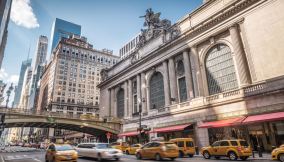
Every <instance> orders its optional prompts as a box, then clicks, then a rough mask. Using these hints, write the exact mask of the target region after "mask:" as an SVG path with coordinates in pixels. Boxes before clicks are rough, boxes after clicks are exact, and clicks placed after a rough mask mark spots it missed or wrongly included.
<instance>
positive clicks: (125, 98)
mask: <svg viewBox="0 0 284 162" xmlns="http://www.w3.org/2000/svg"><path fill="white" fill-rule="evenodd" d="M127 91H128V87H127V81H125V82H124V118H127V117H128V109H127V107H128V96H127V94H128V93H127Z"/></svg>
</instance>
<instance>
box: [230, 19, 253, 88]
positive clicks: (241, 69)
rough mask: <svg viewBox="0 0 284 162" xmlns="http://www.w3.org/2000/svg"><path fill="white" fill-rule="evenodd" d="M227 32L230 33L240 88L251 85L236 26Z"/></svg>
mask: <svg viewBox="0 0 284 162" xmlns="http://www.w3.org/2000/svg"><path fill="white" fill-rule="evenodd" d="M229 31H230V35H231V39H232V45H233V48H234V55H235V61H236V67H237V71H238V76H239V82H240V86H241V87H243V86H246V85H248V84H250V83H251V77H250V72H249V68H248V63H247V58H246V54H245V52H244V49H243V44H242V41H241V36H240V33H239V31H238V26H237V24H235V25H233V26H231V27H230V28H229Z"/></svg>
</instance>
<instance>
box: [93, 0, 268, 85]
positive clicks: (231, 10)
mask: <svg viewBox="0 0 284 162" xmlns="http://www.w3.org/2000/svg"><path fill="white" fill-rule="evenodd" d="M261 1H262V0H240V1H236V2H234V3H232V4H230V5H229V6H227V7H226V8H224V9H223V10H221V11H219V12H218V13H216V14H214V15H212V16H210V17H209V18H207V19H206V20H204V21H202V22H201V23H199V24H197V25H196V26H194V27H192V28H191V29H189V30H188V31H185V32H184V33H182V34H181V35H180V36H178V38H176V39H175V40H173V41H171V42H168V43H166V44H164V45H163V46H161V48H159V49H156V50H154V51H153V52H152V53H150V54H148V55H147V56H146V57H144V58H141V60H139V61H137V62H136V63H135V64H133V65H130V66H129V67H127V68H125V69H123V70H122V71H120V72H118V73H117V74H115V75H113V76H111V77H110V78H108V79H107V80H105V81H104V82H102V83H100V84H99V85H98V87H102V86H104V85H106V84H108V83H109V82H111V81H113V80H114V79H116V78H117V77H119V76H121V75H122V74H124V73H126V72H128V71H130V70H132V69H134V68H136V67H138V66H141V64H142V63H145V62H147V61H148V60H150V59H152V58H154V57H156V56H157V55H156V54H157V53H162V52H164V51H166V50H168V49H170V48H172V47H173V46H176V45H178V44H179V43H181V42H184V41H186V40H189V39H191V38H193V37H196V36H198V35H199V34H201V33H203V32H205V31H207V30H209V29H210V28H212V27H214V26H216V25H217V24H219V23H221V22H223V21H225V20H227V19H229V18H230V17H232V16H233V15H235V14H237V13H239V12H241V11H243V10H245V9H247V8H249V7H250V6H252V5H253V4H256V3H257V2H261ZM263 1H267V0H263Z"/></svg>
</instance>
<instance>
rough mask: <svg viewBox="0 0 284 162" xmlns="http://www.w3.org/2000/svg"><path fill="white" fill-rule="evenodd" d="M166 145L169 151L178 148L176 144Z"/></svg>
mask: <svg viewBox="0 0 284 162" xmlns="http://www.w3.org/2000/svg"><path fill="white" fill-rule="evenodd" d="M165 145H166V147H167V148H168V149H171V148H172V149H174V148H176V144H174V143H165Z"/></svg>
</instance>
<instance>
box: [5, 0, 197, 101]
mask: <svg viewBox="0 0 284 162" xmlns="http://www.w3.org/2000/svg"><path fill="white" fill-rule="evenodd" d="M201 4H202V0H13V3H12V11H11V17H10V22H9V27H8V41H7V45H6V49H5V54H4V59H3V63H2V68H1V70H0V80H4V82H6V83H8V84H10V83H11V82H12V83H14V84H17V81H18V78H19V73H20V67H21V62H22V61H23V60H26V59H27V58H28V57H30V58H34V57H35V48H36V43H37V39H38V37H39V36H40V35H45V36H47V37H48V38H50V36H51V27H52V23H53V21H54V20H55V18H61V19H64V20H67V21H70V22H73V23H76V24H78V25H81V26H82V29H81V30H82V35H83V36H85V37H87V39H88V42H89V43H91V44H93V45H94V48H95V49H98V50H101V49H103V48H107V49H110V50H113V51H114V54H115V55H118V51H119V49H120V48H121V47H122V46H123V45H124V44H125V43H126V42H128V41H129V40H131V38H133V37H134V36H135V35H137V34H138V33H139V31H140V29H141V28H142V27H143V22H144V19H142V18H139V16H142V15H144V14H145V11H146V9H148V8H152V10H153V11H154V12H161V18H162V19H164V18H166V19H169V20H170V21H171V22H172V24H173V23H175V22H177V21H178V20H180V19H181V18H182V17H184V16H185V15H187V14H189V13H191V12H192V11H193V10H194V9H196V8H198V7H199V6H201ZM50 44H51V41H50V40H49V45H50ZM29 51H30V52H29ZM47 55H48V56H49V55H50V52H49V53H48V54H47ZM33 61H34V59H33ZM12 98H13V97H12Z"/></svg>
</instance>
